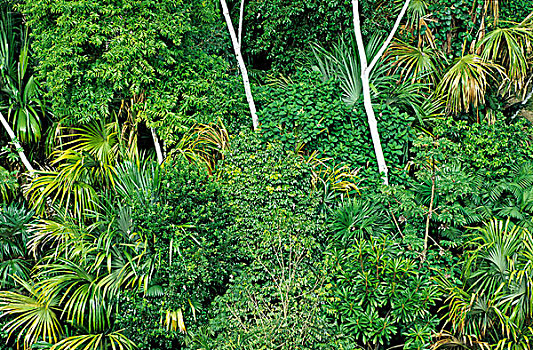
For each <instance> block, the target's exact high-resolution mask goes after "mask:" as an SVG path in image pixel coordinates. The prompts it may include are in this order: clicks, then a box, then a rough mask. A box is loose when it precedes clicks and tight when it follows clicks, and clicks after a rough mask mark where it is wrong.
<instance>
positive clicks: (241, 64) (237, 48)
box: [220, 0, 259, 130]
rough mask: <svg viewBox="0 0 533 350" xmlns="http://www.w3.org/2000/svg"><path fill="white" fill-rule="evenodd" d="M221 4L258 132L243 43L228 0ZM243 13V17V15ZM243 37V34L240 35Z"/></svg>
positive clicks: (223, 0) (255, 128) (222, 1)
mask: <svg viewBox="0 0 533 350" xmlns="http://www.w3.org/2000/svg"><path fill="white" fill-rule="evenodd" d="M220 4H221V5H222V14H223V15H224V18H225V20H226V24H227V25H228V30H229V34H230V36H231V42H232V44H233V50H234V51H235V58H236V59H237V63H238V64H239V69H240V71H241V75H242V81H243V83H244V92H245V93H246V100H247V101H248V107H249V108H250V114H251V115H252V123H253V126H254V130H257V129H258V128H259V121H258V119H257V110H256V108H255V102H254V98H253V96H252V89H251V88H250V80H249V79H248V70H247V69H246V65H245V64H244V60H243V58H242V55H241V43H240V42H239V40H238V39H237V35H236V34H235V29H234V28H233V23H232V22H231V17H230V15H229V10H228V5H227V4H226V0H220ZM243 6H244V2H243V3H241V8H243ZM242 12H243V11H241V17H242V15H243V13H242ZM239 23H242V18H241V19H239ZM241 31H242V27H241V28H240V29H239V32H241ZM239 35H242V34H239Z"/></svg>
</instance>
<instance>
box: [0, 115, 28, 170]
mask: <svg viewBox="0 0 533 350" xmlns="http://www.w3.org/2000/svg"><path fill="white" fill-rule="evenodd" d="M0 121H1V122H2V125H3V126H4V128H5V129H6V131H7V134H8V135H9V137H10V138H11V142H13V145H15V148H16V149H17V152H18V154H19V157H20V160H21V161H22V164H24V166H25V167H26V170H28V172H29V173H30V175H33V173H34V171H35V169H33V167H32V166H31V163H30V162H29V161H28V158H26V155H25V154H24V149H23V148H22V146H21V145H20V143H18V142H17V141H16V140H17V138H16V137H15V133H14V132H13V129H11V126H9V123H8V122H7V120H6V119H5V118H4V115H3V114H2V113H0Z"/></svg>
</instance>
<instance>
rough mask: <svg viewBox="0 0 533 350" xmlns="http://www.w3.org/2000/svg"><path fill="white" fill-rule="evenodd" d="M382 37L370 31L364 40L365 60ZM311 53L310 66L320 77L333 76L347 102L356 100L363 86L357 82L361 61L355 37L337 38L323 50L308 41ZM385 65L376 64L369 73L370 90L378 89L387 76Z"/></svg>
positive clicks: (327, 77)
mask: <svg viewBox="0 0 533 350" xmlns="http://www.w3.org/2000/svg"><path fill="white" fill-rule="evenodd" d="M382 42H383V40H382V38H381V37H379V36H378V35H373V36H372V37H371V38H370V40H369V41H368V43H367V45H366V47H365V52H366V55H367V59H368V61H369V62H371V61H372V59H373V58H374V56H375V55H376V54H377V53H378V51H379V49H380V47H381V44H382ZM311 48H312V50H313V54H314V64H313V66H312V68H313V70H315V71H318V72H320V74H321V75H322V77H323V79H324V80H329V79H337V80H338V81H339V83H340V86H341V89H342V91H343V100H344V102H345V103H346V104H348V105H353V104H355V103H357V101H358V100H359V98H360V96H361V94H362V91H363V87H362V83H361V61H360V60H359V53H358V50H357V44H356V41H355V37H353V36H350V38H349V39H347V40H346V39H344V38H341V39H340V40H339V41H338V42H337V43H336V44H334V45H333V46H332V48H331V50H327V49H325V48H323V47H321V46H320V45H318V44H314V45H312V47H311ZM386 71H387V68H386V67H384V66H383V65H382V64H378V65H376V66H375V68H374V69H373V70H372V72H371V74H370V83H371V85H372V86H373V92H374V93H376V91H379V90H380V87H381V86H382V84H383V83H384V82H386V80H387V78H386V76H385V72H386Z"/></svg>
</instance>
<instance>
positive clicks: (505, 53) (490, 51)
mask: <svg viewBox="0 0 533 350" xmlns="http://www.w3.org/2000/svg"><path fill="white" fill-rule="evenodd" d="M531 42H533V21H528V22H525V23H520V24H515V25H514V26H511V27H507V28H495V29H494V30H492V31H491V32H489V33H488V34H487V35H486V36H485V37H484V38H483V39H482V40H481V41H480V42H479V43H478V47H481V48H482V50H481V57H482V58H483V59H484V60H486V61H492V62H496V63H498V64H500V65H501V66H502V67H503V68H504V69H505V72H506V74H507V76H508V77H509V84H508V86H507V88H506V90H507V91H524V90H525V89H526V88H527V86H526V81H527V75H528V69H529V67H530V61H529V60H528V48H531Z"/></svg>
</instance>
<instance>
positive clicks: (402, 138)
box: [259, 73, 414, 172]
mask: <svg viewBox="0 0 533 350" xmlns="http://www.w3.org/2000/svg"><path fill="white" fill-rule="evenodd" d="M341 96H342V93H341V91H340V88H339V87H338V86H337V84H336V83H335V82H334V81H327V82H323V81H321V80H320V78H319V77H318V76H317V75H315V74H307V73H305V74H304V73H301V74H299V75H297V76H296V77H295V78H294V82H293V83H290V84H288V85H287V86H286V87H278V86H269V87H265V88H263V90H262V91H261V93H260V95H259V98H260V101H261V103H262V105H263V107H262V108H261V110H260V113H259V120H260V121H261V123H262V129H261V131H262V137H263V139H264V140H265V141H273V140H279V141H281V142H282V143H283V145H284V147H285V148H286V149H291V150H295V149H302V150H303V151H304V152H306V153H307V154H311V153H312V152H313V151H317V152H319V154H320V156H322V157H329V158H331V160H330V164H331V165H337V164H347V165H349V166H350V167H352V168H358V167H361V168H370V169H371V171H375V170H376V169H377V163H376V160H375V154H374V148H373V145H372V140H371V138H370V131H369V129H368V122H367V118H366V113H365V111H364V107H363V104H362V101H360V103H358V104H356V105H355V106H354V107H353V108H350V107H348V106H346V105H345V104H344V103H343V102H342V100H341ZM374 106H375V112H376V116H377V118H378V128H379V131H380V137H381V142H382V145H383V149H384V154H385V159H386V161H387V162H388V166H389V167H392V168H394V167H399V166H401V165H402V164H403V163H404V162H405V160H406V156H407V148H408V144H409V140H410V130H411V129H410V126H411V122H412V121H413V120H414V118H412V117H410V116H408V115H407V114H406V113H400V112H399V110H398V109H397V108H396V107H394V106H389V105H386V104H381V105H380V104H375V105H374ZM376 172H377V171H376Z"/></svg>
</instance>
